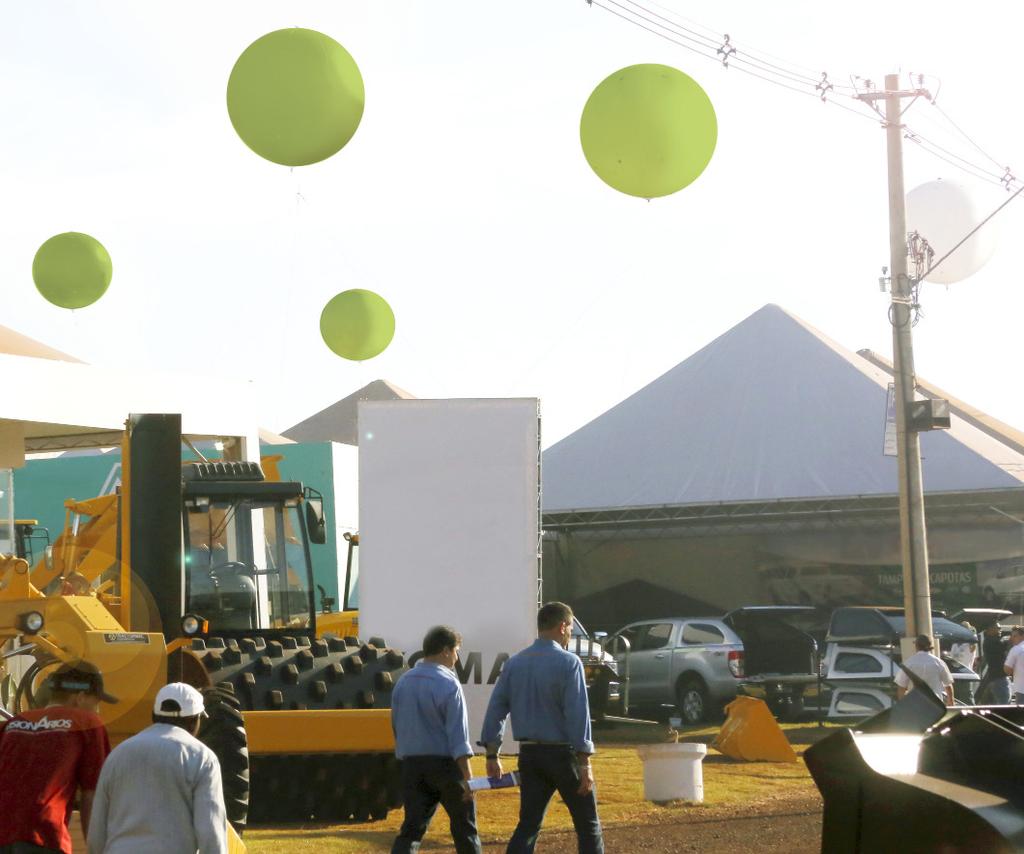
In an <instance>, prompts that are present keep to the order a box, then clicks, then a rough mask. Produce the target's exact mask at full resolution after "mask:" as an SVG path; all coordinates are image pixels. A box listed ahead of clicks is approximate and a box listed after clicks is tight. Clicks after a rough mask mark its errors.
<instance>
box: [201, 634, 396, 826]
mask: <svg viewBox="0 0 1024 854" xmlns="http://www.w3.org/2000/svg"><path fill="white" fill-rule="evenodd" d="M373 640H375V641H380V639H379V638H374V639H373ZM193 653H194V654H195V655H196V656H198V657H199V658H200V660H201V661H202V662H203V665H204V667H205V668H206V671H207V674H208V677H209V679H210V682H211V684H213V685H214V686H216V687H217V688H218V689H220V690H221V691H226V692H228V693H230V694H233V695H234V697H236V698H237V699H238V701H239V704H240V708H241V709H242V710H244V711H265V710H271V711H272V710H280V711H285V710H293V709H295V710H297V709H370V708H376V709H386V708H390V706H391V689H392V687H393V686H394V683H395V681H396V680H397V679H398V677H399V676H400V675H401V673H403V672H404V671H405V669H406V668H405V658H404V656H403V655H402V654H401V653H399V652H396V651H395V650H391V649H388V648H387V647H385V646H384V645H383V641H380V644H379V645H378V644H375V643H360V642H359V641H358V639H356V638H345V639H341V638H333V637H332V638H325V639H318V640H312V641H311V640H310V639H309V638H307V637H283V638H280V639H279V640H271V641H265V640H264V639H263V638H259V637H256V638H244V639H242V640H235V639H234V638H227V639H225V638H218V637H211V638H207V639H206V640H205V641H203V640H201V639H196V640H194V641H193ZM250 780H251V787H252V788H251V795H250V801H249V819H248V820H249V823H250V824H257V823H261V822H268V821H275V822H285V821H287V822H294V821H335V822H337V821H348V820H356V821H367V820H369V819H382V818H384V817H385V816H386V815H387V813H388V809H389V808H390V807H394V806H398V805H399V804H400V800H399V798H398V786H397V765H396V763H395V761H394V757H393V756H392V755H391V754H390V753H388V754H384V753H365V754H330V753H321V754H274V755H254V756H252V757H251V758H250Z"/></svg>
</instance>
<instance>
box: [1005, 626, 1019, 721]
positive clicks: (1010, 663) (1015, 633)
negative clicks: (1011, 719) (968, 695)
mask: <svg viewBox="0 0 1024 854" xmlns="http://www.w3.org/2000/svg"><path fill="white" fill-rule="evenodd" d="M1010 643H1011V644H1012V646H1011V647H1010V652H1009V654H1008V655H1007V656H1006V664H1005V665H1004V666H1003V670H1004V671H1005V673H1006V675H1007V676H1009V677H1010V681H1011V685H1010V691H1011V693H1012V694H1013V701H1014V702H1015V703H1016V704H1017V705H1018V706H1020V705H1022V704H1024V626H1014V627H1013V629H1012V631H1011V632H1010Z"/></svg>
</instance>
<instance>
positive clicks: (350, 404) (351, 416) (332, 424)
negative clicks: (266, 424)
mask: <svg viewBox="0 0 1024 854" xmlns="http://www.w3.org/2000/svg"><path fill="white" fill-rule="evenodd" d="M414 399H415V395H412V394H409V392H407V391H405V390H403V389H400V388H399V387H398V386H396V385H394V384H393V383H389V382H388V381H387V380H374V381H373V382H372V383H369V384H368V385H365V386H363V387H362V388H361V389H359V390H358V391H354V392H352V394H350V395H349V396H348V397H344V398H342V399H341V400H339V401H337V402H336V403H332V404H331V405H330V406H328V407H327V408H326V409H321V410H320V411H319V412H317V413H316V414H315V415H310V416H309V418H307V419H305V420H304V421H300V422H299V423H298V424H295V425H294V426H292V427H289V428H288V429H287V430H285V431H284V432H283V434H282V435H283V436H284V437H285V438H286V439H291V440H292V441H294V442H341V443H343V444H345V445H358V444H359V425H358V417H359V401H361V400H414Z"/></svg>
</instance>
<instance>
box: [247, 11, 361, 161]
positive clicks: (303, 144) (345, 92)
mask: <svg viewBox="0 0 1024 854" xmlns="http://www.w3.org/2000/svg"><path fill="white" fill-rule="evenodd" d="M365 101H366V94H365V92H364V90H363V77H362V75H361V74H360V73H359V67H358V66H357V65H356V63H355V60H354V59H352V57H351V56H350V55H349V52H348V51H347V50H345V48H343V47H342V46H341V45H340V44H338V43H337V42H336V41H335V40H334V39H332V38H329V37H328V36H325V35H324V34H323V33H318V32H317V31H316V30H304V29H300V28H298V27H295V28H293V29H289V30H276V31H274V32H272V33H267V35H265V36H263V37H262V38H258V39H256V41H254V42H253V43H252V44H251V45H249V47H247V48H246V49H245V51H244V52H243V53H242V55H241V56H240V57H238V61H237V62H236V63H235V67H234V68H232V69H231V76H230V77H229V78H228V115H229V116H230V117H231V124H232V125H234V127H235V130H236V131H237V133H238V135H239V136H240V137H241V138H242V142H244V143H245V144H246V145H248V146H249V148H251V149H252V150H253V151H255V152H256V153H257V154H258V155H259V156H260V157H265V158H266V159H267V160H270V161H273V162H274V163H280V164H282V165H284V166H306V165H308V164H310V163H319V162H320V161H321V160H326V159H327V158H328V157H330V156H331V155H332V154H335V153H337V152H338V151H340V150H341V148H342V147H343V146H344V145H345V143H347V142H348V141H349V140H350V139H351V138H352V135H353V134H354V133H355V132H356V128H358V127H359V121H360V119H362V117H363V104H364V103H365Z"/></svg>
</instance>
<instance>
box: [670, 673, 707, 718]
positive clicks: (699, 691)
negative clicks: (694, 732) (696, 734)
mask: <svg viewBox="0 0 1024 854" xmlns="http://www.w3.org/2000/svg"><path fill="white" fill-rule="evenodd" d="M676 706H677V707H678V709H679V716H680V717H681V718H682V719H683V723H684V724H687V725H688V726H693V725H695V724H699V723H702V722H703V721H704V720H705V719H706V718H707V716H708V689H707V686H705V684H704V682H703V681H702V680H701V679H699V678H698V677H691V678H689V679H687V680H686V681H684V682H682V683H680V685H679V687H678V688H677V689H676Z"/></svg>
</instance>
